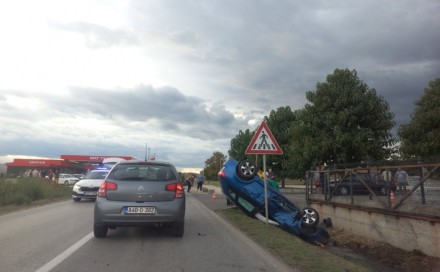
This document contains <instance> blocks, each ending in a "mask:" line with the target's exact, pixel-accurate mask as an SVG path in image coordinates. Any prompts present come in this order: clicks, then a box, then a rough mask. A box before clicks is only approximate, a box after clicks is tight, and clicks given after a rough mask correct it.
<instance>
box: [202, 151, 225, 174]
mask: <svg viewBox="0 0 440 272" xmlns="http://www.w3.org/2000/svg"><path fill="white" fill-rule="evenodd" d="M226 158H227V157H226V155H224V154H223V153H222V152H220V151H215V152H214V153H213V154H212V156H211V157H210V158H209V159H207V160H206V161H205V168H204V169H203V171H204V172H205V177H206V178H207V179H211V180H216V179H217V174H218V172H219V171H220V169H221V168H222V167H223V164H224V163H225V162H226Z"/></svg>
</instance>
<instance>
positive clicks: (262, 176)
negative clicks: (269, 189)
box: [257, 168, 264, 180]
mask: <svg viewBox="0 0 440 272" xmlns="http://www.w3.org/2000/svg"><path fill="white" fill-rule="evenodd" d="M257 175H258V176H259V177H260V178H261V179H262V180H264V173H263V170H262V169H261V168H260V169H258V172H257Z"/></svg>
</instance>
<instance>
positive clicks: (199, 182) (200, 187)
mask: <svg viewBox="0 0 440 272" xmlns="http://www.w3.org/2000/svg"><path fill="white" fill-rule="evenodd" d="M195 180H197V191H199V190H200V192H201V191H202V190H203V182H205V177H204V176H203V175H202V174H198V175H194V174H192V175H190V176H189V177H187V178H186V179H185V184H186V186H187V189H186V191H187V192H188V193H189V192H190V191H191V187H193V186H194V181H195Z"/></svg>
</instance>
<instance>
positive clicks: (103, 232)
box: [93, 225, 108, 238]
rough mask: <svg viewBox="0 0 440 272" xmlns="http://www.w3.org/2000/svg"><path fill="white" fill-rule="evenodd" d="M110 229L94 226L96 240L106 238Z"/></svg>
mask: <svg viewBox="0 0 440 272" xmlns="http://www.w3.org/2000/svg"><path fill="white" fill-rule="evenodd" d="M107 231H108V227H105V226H104V227H102V226H97V225H93V234H95V237H96V238H104V237H105V236H107Z"/></svg>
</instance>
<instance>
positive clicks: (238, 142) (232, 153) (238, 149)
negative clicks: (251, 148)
mask: <svg viewBox="0 0 440 272" xmlns="http://www.w3.org/2000/svg"><path fill="white" fill-rule="evenodd" d="M254 134H255V131H254V132H250V131H249V129H246V130H245V131H244V132H243V131H241V130H240V131H239V132H238V134H237V135H236V136H235V137H234V138H232V140H231V145H230V147H229V150H228V154H229V157H230V158H233V159H235V160H237V161H241V160H243V159H246V158H247V157H248V155H246V154H245V152H246V148H247V147H248V145H249V144H250V142H251V140H252V137H254Z"/></svg>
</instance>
